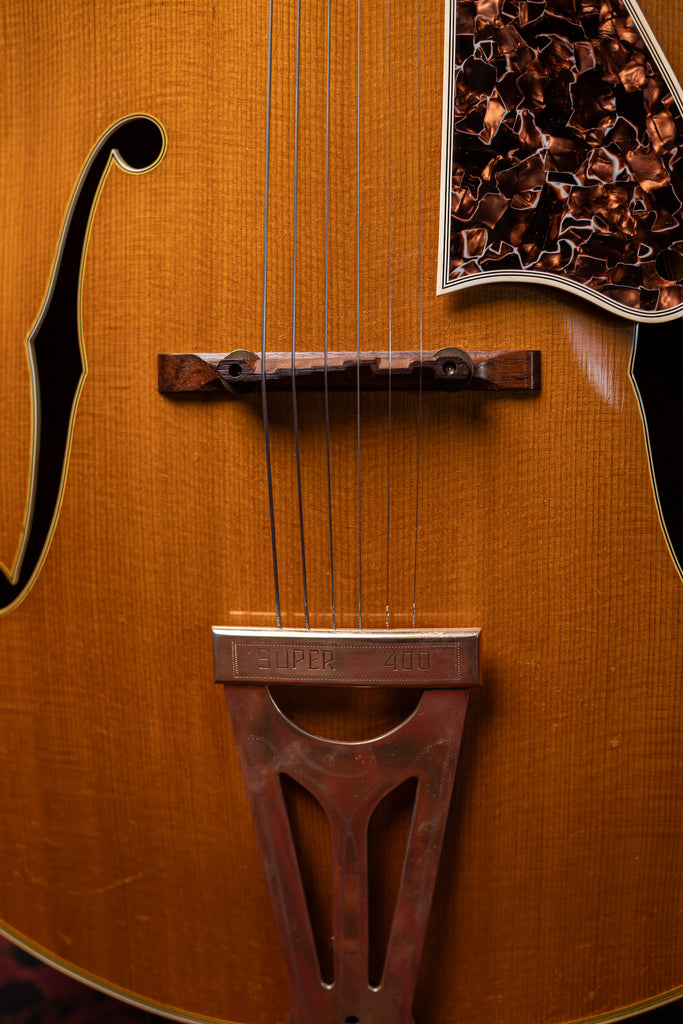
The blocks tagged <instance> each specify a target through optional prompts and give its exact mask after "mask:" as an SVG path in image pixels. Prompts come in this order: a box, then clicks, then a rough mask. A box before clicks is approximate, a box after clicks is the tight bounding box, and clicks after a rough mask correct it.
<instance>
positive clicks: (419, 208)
mask: <svg viewBox="0 0 683 1024" xmlns="http://www.w3.org/2000/svg"><path fill="white" fill-rule="evenodd" d="M417 217H418V234H419V243H418V247H419V254H420V256H419V259H420V384H419V392H418V399H417V468H416V475H415V541H414V548H415V551H414V559H413V629H415V620H416V616H417V552H418V550H419V549H418V533H419V521H420V516H419V511H420V456H421V449H422V361H423V331H422V319H423V309H422V285H423V276H422V89H421V78H420V0H417Z"/></svg>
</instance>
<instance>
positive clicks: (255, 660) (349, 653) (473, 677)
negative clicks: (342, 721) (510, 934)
mask: <svg viewBox="0 0 683 1024" xmlns="http://www.w3.org/2000/svg"><path fill="white" fill-rule="evenodd" d="M213 637H214V654H215V668H216V673H215V674H216V681H217V682H219V683H222V684H223V685H224V686H225V692H226V696H227V700H228V707H229V709H230V715H231V718H232V724H233V729H234V733H235V739H236V742H237V747H238V751H239V756H240V761H241V764H242V771H243V773H244V779H245V782H246V786H247V792H248V795H249V802H250V805H251V810H252V814H253V817H254V824H255V827H256V832H257V834H258V839H259V843H260V846H261V854H262V858H263V864H264V868H265V871H266V876H267V879H268V885H269V887H270V893H271V899H272V903H273V911H274V914H275V919H276V922H277V927H278V930H279V934H280V941H281V944H282V950H283V953H284V957H285V961H286V965H287V971H288V974H289V980H290V986H291V990H292V1002H293V1006H292V1015H291V1018H290V1024H413V1016H412V1003H413V997H414V992H415V985H416V981H417V973H418V969H419V965H420V959H421V956H422V948H423V945H424V937H425V931H426V927H427V921H428V917H429V911H430V907H431V901H432V894H433V891H434V883H435V879H436V872H437V867H438V863H439V857H440V854H441V846H442V842H443V835H444V830H445V827H446V820H447V817H448V809H449V804H450V797H451V791H452V788H453V779H454V777H455V769H456V765H457V759H458V752H459V749H460V741H461V737H462V730H463V725H464V720H465V710H466V706H467V696H468V691H469V688H470V687H471V686H477V685H479V683H480V681H481V679H480V664H479V630H476V629H469V630H453V631H433V632H416V631H415V632H392V631H376V632H375V631H372V632H371V631H365V630H363V631H349V632H341V631H338V630H335V631H329V632H328V631H312V630H310V631H309V630H277V631H270V630H231V629H221V628H214V630H213ZM283 684H287V685H303V686H305V685H311V684H315V685H323V686H335V685H339V686H375V687H387V686H388V687H414V688H419V689H423V690H424V692H423V693H422V696H421V698H420V700H419V703H418V705H417V707H416V709H415V711H414V712H413V713H412V714H411V715H410V717H409V718H407V719H406V720H405V721H404V722H402V723H401V724H400V725H398V726H397V727H396V728H395V729H392V730H391V731H390V732H388V733H386V734H385V735H383V736H379V737H377V738H374V739H371V740H368V741H364V742H357V743H348V742H339V741H335V740H328V739H323V738H321V737H317V736H312V735H310V734H308V733H306V732H304V731H303V730H302V729H300V728H299V727H298V726H296V725H294V724H293V723H292V722H291V721H289V719H288V718H286V717H285V715H284V714H283V713H282V712H281V711H280V709H279V708H278V706H277V704H276V701H275V699H274V698H273V696H272V695H271V693H270V689H269V687H274V686H278V685H283ZM282 775H287V776H289V777H290V778H292V779H294V780H295V782H297V783H298V784H299V785H300V786H303V787H304V788H305V789H307V790H308V791H309V792H310V793H311V794H312V795H313V796H314V797H315V799H316V800H317V801H318V803H319V805H320V806H321V807H322V809H323V811H324V812H325V814H326V816H327V819H328V822H329V826H330V835H331V847H332V867H333V879H332V885H333V920H334V977H333V979H332V980H331V981H323V980H322V977H321V970H320V963H319V958H318V954H317V950H316V944H315V939H314V936H313V929H312V926H311V921H310V916H309V911H308V906H307V902H306V896H305V892H304V888H303V884H302V880H301V870H300V866H299V862H298V858H297V853H296V850H295V847H294V843H293V840H292V832H291V829H290V824H289V820H288V816H287V810H286V807H285V802H284V798H283V792H282V785H281V776H282ZM409 779H413V780H415V781H416V784H417V786H416V794H415V802H414V806H413V814H412V823H411V828H410V835H409V838H408V844H407V848H406V855H405V862H404V867H403V875H402V878H401V885H400V889H399V893H398V898H397V900H396V907H395V911H394V918H393V922H392V925H391V930H390V934H389V941H388V944H387V949H386V955H385V958H384V968H383V971H382V977H381V980H380V982H379V984H372V983H371V980H370V973H369V941H368V931H369V929H368V899H369V893H368V865H367V846H368V842H367V835H368V826H369V823H370V819H371V817H372V815H373V812H374V811H375V809H376V808H377V806H378V805H379V804H380V803H381V802H382V800H383V799H384V798H385V797H386V796H388V794H390V793H391V792H393V790H395V789H396V788H397V787H398V786H400V785H401V784H402V783H404V782H406V780H409Z"/></svg>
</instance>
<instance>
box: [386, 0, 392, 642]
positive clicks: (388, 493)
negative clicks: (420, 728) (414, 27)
mask: <svg viewBox="0 0 683 1024" xmlns="http://www.w3.org/2000/svg"><path fill="white" fill-rule="evenodd" d="M387 106H388V115H387V147H388V157H389V160H388V163H389V168H388V182H389V230H388V236H389V237H388V249H389V338H388V341H389V393H388V400H387V402H388V404H387V589H386V628H387V629H389V569H390V566H391V557H390V555H391V340H392V339H391V0H387Z"/></svg>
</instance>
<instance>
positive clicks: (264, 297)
mask: <svg viewBox="0 0 683 1024" xmlns="http://www.w3.org/2000/svg"><path fill="white" fill-rule="evenodd" d="M272 84H273V0H269V3H268V78H267V85H266V168H265V183H264V202H263V274H262V278H263V295H262V300H261V404H262V408H263V434H264V439H265V445H266V470H267V474H268V505H269V509H270V543H271V549H272V555H273V585H274V589H275V618H276V621H277V627H278V629H282V615H281V612H280V583H279V579H278V571H277V542H276V540H275V506H274V504H273V474H272V470H271V465H270V435H269V433H268V401H267V397H266V329H267V310H268V200H269V196H270V121H271V97H272Z"/></svg>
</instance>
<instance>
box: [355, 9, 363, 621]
mask: <svg viewBox="0 0 683 1024" xmlns="http://www.w3.org/2000/svg"><path fill="white" fill-rule="evenodd" d="M357 16H358V59H357V63H358V67H357V83H356V88H357V97H356V117H357V127H356V459H357V467H356V473H357V483H358V628H359V629H362V628H363V576H362V543H361V482H360V464H361V459H360V257H361V249H360V194H361V180H360V156H361V145H360V137H361V103H360V77H361V0H358V3H357Z"/></svg>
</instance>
